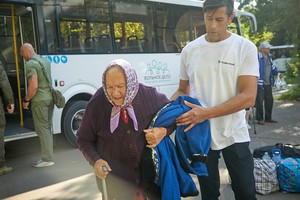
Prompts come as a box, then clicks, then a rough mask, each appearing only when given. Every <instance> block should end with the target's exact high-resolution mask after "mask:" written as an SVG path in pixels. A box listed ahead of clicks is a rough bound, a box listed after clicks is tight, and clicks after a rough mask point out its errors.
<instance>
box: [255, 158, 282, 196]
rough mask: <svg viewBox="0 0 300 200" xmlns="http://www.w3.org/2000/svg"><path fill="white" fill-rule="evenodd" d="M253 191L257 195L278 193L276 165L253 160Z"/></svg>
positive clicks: (266, 161) (270, 162) (271, 162)
mask: <svg viewBox="0 0 300 200" xmlns="http://www.w3.org/2000/svg"><path fill="white" fill-rule="evenodd" d="M254 178H255V189H256V192H257V193H259V194H263V195H265V194H270V193H272V192H276V191H279V185H278V179H277V174H276V165H275V163H274V162H273V161H272V160H262V159H260V158H254Z"/></svg>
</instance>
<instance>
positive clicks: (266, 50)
mask: <svg viewBox="0 0 300 200" xmlns="http://www.w3.org/2000/svg"><path fill="white" fill-rule="evenodd" d="M261 52H262V53H263V54H268V53H269V52H270V48H262V49H261Z"/></svg>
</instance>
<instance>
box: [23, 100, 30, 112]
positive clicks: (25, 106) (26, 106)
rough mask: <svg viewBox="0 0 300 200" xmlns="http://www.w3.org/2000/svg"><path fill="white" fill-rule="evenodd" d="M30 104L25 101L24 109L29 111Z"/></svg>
mask: <svg viewBox="0 0 300 200" xmlns="http://www.w3.org/2000/svg"><path fill="white" fill-rule="evenodd" d="M28 106H29V102H25V101H23V108H24V109H25V110H28V109H29V107H28Z"/></svg>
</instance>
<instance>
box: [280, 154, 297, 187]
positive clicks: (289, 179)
mask: <svg viewBox="0 0 300 200" xmlns="http://www.w3.org/2000/svg"><path fill="white" fill-rule="evenodd" d="M277 177H278V181H279V188H280V190H282V191H285V192H300V159H299V158H285V159H283V160H281V162H280V164H279V165H278V167H277Z"/></svg>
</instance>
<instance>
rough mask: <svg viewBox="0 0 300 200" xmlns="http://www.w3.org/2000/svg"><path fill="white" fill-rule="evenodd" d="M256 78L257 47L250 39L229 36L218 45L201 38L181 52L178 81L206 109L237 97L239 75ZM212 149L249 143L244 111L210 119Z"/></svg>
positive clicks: (257, 69)
mask: <svg viewBox="0 0 300 200" xmlns="http://www.w3.org/2000/svg"><path fill="white" fill-rule="evenodd" d="M242 75H252V76H257V77H258V76H259V64H258V58H257V48H256V46H255V45H254V44H253V43H252V42H250V41H249V40H247V39H245V38H243V37H241V36H238V35H236V34H233V33H231V36H230V37H229V38H227V39H225V40H223V41H220V42H217V43H210V42H207V41H206V39H205V37H204V35H203V36H201V37H199V38H197V39H196V40H194V41H192V42H190V43H189V44H188V45H186V46H185V48H184V49H183V50H182V53H181V63H180V79H181V80H188V81H189V83H190V95H191V96H192V97H196V98H198V99H199V101H200V103H201V104H202V106H203V107H206V108H209V107H213V106H216V105H219V104H222V103H224V102H225V101H227V100H228V99H230V98H232V97H234V96H235V95H236V94H237V90H238V89H237V80H238V77H239V76H242ZM209 121H210V126H211V134H212V144H211V148H212V149H213V150H219V149H223V148H225V147H227V146H230V145H232V144H233V143H240V142H247V141H250V137H249V132H248V128H247V126H246V121H245V110H241V111H239V112H236V113H233V114H230V115H226V116H223V117H218V118H213V119H210V120H209Z"/></svg>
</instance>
